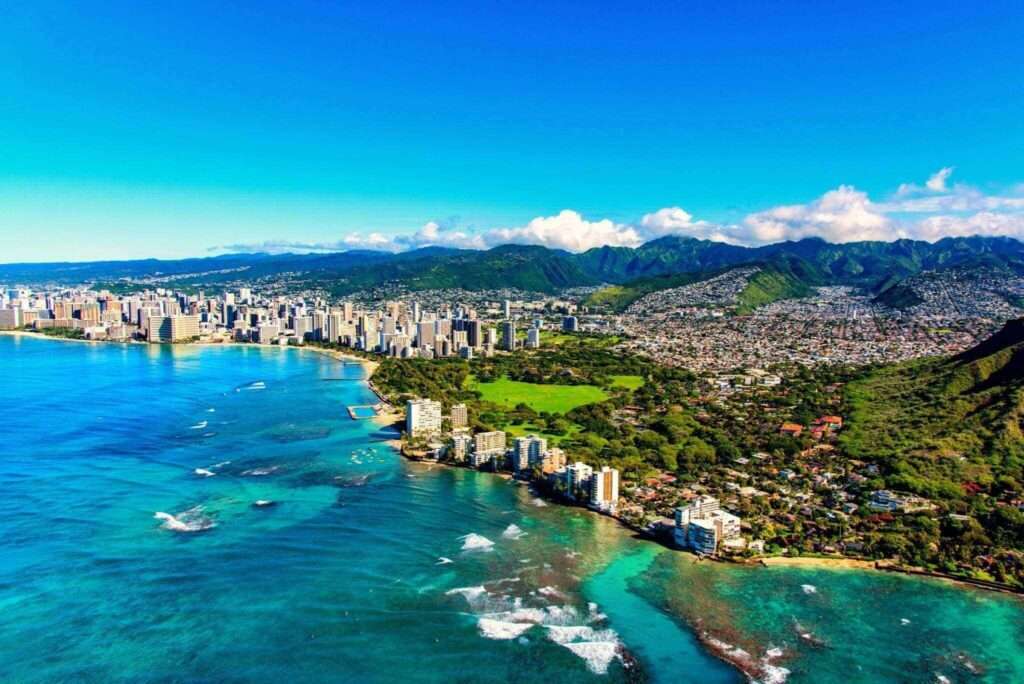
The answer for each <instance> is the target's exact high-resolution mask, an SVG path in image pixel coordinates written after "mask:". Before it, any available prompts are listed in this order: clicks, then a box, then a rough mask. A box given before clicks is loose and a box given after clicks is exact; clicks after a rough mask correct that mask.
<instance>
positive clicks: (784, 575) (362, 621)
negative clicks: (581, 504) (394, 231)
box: [0, 336, 1024, 684]
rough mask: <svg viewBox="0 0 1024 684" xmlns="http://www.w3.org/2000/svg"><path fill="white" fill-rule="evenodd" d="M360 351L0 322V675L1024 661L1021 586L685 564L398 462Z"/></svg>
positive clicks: (621, 670) (444, 676)
mask: <svg viewBox="0 0 1024 684" xmlns="http://www.w3.org/2000/svg"><path fill="white" fill-rule="evenodd" d="M365 375H366V371H365V368H364V366H363V365H361V364H359V363H354V362H351V363H349V362H340V361H337V360H335V359H333V358H330V357H327V356H324V355H321V354H317V353H314V352H311V351H301V350H285V349H266V348H257V347H194V346H173V347H157V346H144V345H127V346H122V345H113V344H102V343H97V344H87V343H77V342H57V341H51V340H40V339H31V338H27V337H11V336H0V396H3V397H4V399H5V402H4V406H5V411H4V416H3V420H2V423H0V424H2V425H3V430H2V434H4V435H5V436H6V439H5V440H4V441H3V448H2V449H0V681H3V682H69V681H73V682H278V681H288V682H292V683H296V682H394V681H402V682H522V683H524V684H525V683H529V682H547V683H549V682H551V681H552V680H556V679H557V681H559V682H560V684H562V683H565V684H569V683H573V682H647V681H651V682H684V683H685V682H711V683H715V682H723V683H725V682H742V681H746V677H744V676H743V675H742V674H741V673H740V672H739V671H738V670H737V669H736V668H734V667H733V666H731V665H729V664H726V663H725V662H723V661H721V660H719V659H718V658H716V657H714V656H713V655H712V654H711V652H710V651H709V649H708V644H709V643H710V644H711V647H712V648H718V649H721V650H729V651H731V652H732V655H733V657H734V658H740V659H742V658H743V657H746V658H747V659H748V661H749V662H750V663H753V664H754V666H756V667H757V668H759V669H760V671H761V673H762V677H763V678H764V679H765V680H766V681H778V682H781V681H791V682H880V681H894V682H941V681H950V682H1020V681H1024V603H1022V602H1021V601H1020V600H1018V599H1016V598H1014V597H1009V596H1004V595H998V594H994V593H989V592H983V591H978V590H973V589H965V588H961V587H957V586H953V585H950V584H948V583H944V582H940V581H932V580H922V579H917V578H908V577H902V576H896V575H888V574H882V573H874V572H865V571H857V570H826V569H804V568H770V569H764V568H740V567H735V566H728V565H722V564H713V563H700V564H695V563H694V562H693V557H692V556H689V555H687V554H680V553H676V552H673V551H669V550H665V549H662V548H661V547H658V546H656V545H654V544H651V543H649V542H645V541H642V540H637V539H634V538H633V537H632V536H631V534H630V533H629V532H628V531H627V530H625V529H623V528H622V527H620V526H619V525H617V524H616V523H614V521H612V520H610V519H607V518H604V517H601V516H597V515H595V514H592V513H590V512H587V511H584V510H579V509H571V508H565V507H562V506H558V505H554V504H548V503H546V502H544V501H542V500H540V499H538V498H537V497H536V496H534V495H533V494H532V493H531V492H530V491H529V489H528V488H527V487H526V486H523V485H519V484H515V483H512V482H510V481H508V480H506V479H503V478H501V477H498V476H495V475H492V474H485V473H475V472H471V471H468V470H462V469H454V468H446V467H441V466H429V465H423V464H414V463H409V462H406V461H404V460H403V459H402V458H401V457H399V456H398V455H397V454H396V453H395V452H394V451H393V450H392V449H391V448H390V447H389V446H388V445H387V440H389V439H393V438H394V437H395V436H396V435H395V433H394V432H392V431H390V430H389V429H387V428H381V427H379V426H377V425H376V424H374V422H373V421H372V420H352V419H351V418H350V416H349V413H348V410H347V407H348V406H353V405H365V404H372V403H374V402H375V397H374V396H373V394H372V393H371V392H370V391H369V390H368V388H367V386H366V383H365ZM705 632H707V633H708V635H709V636H708V637H707V638H705V641H704V642H702V641H701V638H700V637H701V635H703V634H704V633H705ZM740 649H742V651H743V653H745V654H746V655H745V656H743V655H739V653H740V651H739V650H740Z"/></svg>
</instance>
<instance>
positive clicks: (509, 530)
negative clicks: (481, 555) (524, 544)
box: [501, 523, 526, 539]
mask: <svg viewBox="0 0 1024 684" xmlns="http://www.w3.org/2000/svg"><path fill="white" fill-rule="evenodd" d="M501 536H502V537H504V538H505V539H522V538H523V537H525V536H526V532H523V530H522V528H521V527H519V525H516V524H515V523H512V524H511V525H509V526H508V527H506V528H505V531H504V532H502V533H501Z"/></svg>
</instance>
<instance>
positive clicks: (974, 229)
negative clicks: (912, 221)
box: [914, 211, 1024, 242]
mask: <svg viewBox="0 0 1024 684" xmlns="http://www.w3.org/2000/svg"><path fill="white" fill-rule="evenodd" d="M971 235H988V236H1001V237H1013V238H1018V239H1020V238H1024V214H997V213H995V212H991V211H981V212H978V213H976V214H971V215H970V216H929V217H928V218H926V219H924V220H922V221H919V222H918V223H917V224H916V226H915V230H914V237H915V238H917V239H918V240H927V241H928V242H935V241H936V240H941V239H942V238H945V237H969V236H971Z"/></svg>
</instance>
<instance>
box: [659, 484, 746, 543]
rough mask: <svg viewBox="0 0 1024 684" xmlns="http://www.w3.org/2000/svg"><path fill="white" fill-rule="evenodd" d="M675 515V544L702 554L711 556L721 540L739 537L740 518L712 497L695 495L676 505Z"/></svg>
mask: <svg viewBox="0 0 1024 684" xmlns="http://www.w3.org/2000/svg"><path fill="white" fill-rule="evenodd" d="M675 518H676V524H675V529H674V530H673V538H674V540H675V542H676V544H677V545H679V546H681V547H683V548H687V549H691V550H693V551H695V552H696V553H699V554H702V555H711V554H713V553H715V551H716V550H717V549H718V545H719V544H720V543H721V542H723V541H727V540H730V539H736V538H738V537H739V536H740V523H741V521H740V518H739V517H738V516H735V515H733V514H732V513H729V512H728V511H725V510H722V506H721V503H720V502H719V501H718V499H716V498H715V497H713V496H698V497H697V498H696V499H694V500H693V501H692V502H690V504H689V505H687V506H681V507H679V508H677V509H676V515H675Z"/></svg>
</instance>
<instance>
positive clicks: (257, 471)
mask: <svg viewBox="0 0 1024 684" xmlns="http://www.w3.org/2000/svg"><path fill="white" fill-rule="evenodd" d="M280 467H281V466H270V467H269V468H250V469H249V470H243V471H242V475H249V476H250V477H264V476H266V475H270V474H271V473H273V472H274V471H276V470H277V469H278V468H280Z"/></svg>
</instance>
